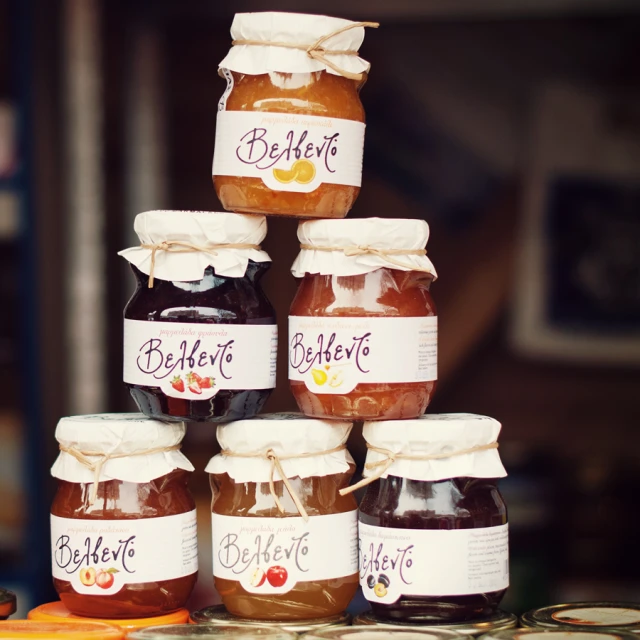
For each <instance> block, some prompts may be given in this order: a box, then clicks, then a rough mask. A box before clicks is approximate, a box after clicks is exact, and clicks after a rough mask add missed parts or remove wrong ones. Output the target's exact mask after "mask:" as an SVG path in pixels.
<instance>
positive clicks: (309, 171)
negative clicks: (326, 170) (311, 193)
mask: <svg viewBox="0 0 640 640" xmlns="http://www.w3.org/2000/svg"><path fill="white" fill-rule="evenodd" d="M273 177H274V178H275V179H276V180H277V181H278V182H280V183H281V184H289V183H290V182H293V181H294V180H295V181H296V182H297V183H298V184H309V183H310V182H313V179H314V178H315V177H316V167H315V165H314V164H313V162H311V160H306V159H304V158H303V159H301V160H296V161H295V162H294V163H293V165H291V169H274V170H273Z"/></svg>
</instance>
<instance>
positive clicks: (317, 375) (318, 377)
mask: <svg viewBox="0 0 640 640" xmlns="http://www.w3.org/2000/svg"><path fill="white" fill-rule="evenodd" d="M311 375H312V376H313V381H314V382H315V383H316V384H317V385H318V386H319V387H321V386H322V385H323V384H324V383H325V382H326V381H327V379H328V378H329V376H327V373H326V371H323V370H322V369H311Z"/></svg>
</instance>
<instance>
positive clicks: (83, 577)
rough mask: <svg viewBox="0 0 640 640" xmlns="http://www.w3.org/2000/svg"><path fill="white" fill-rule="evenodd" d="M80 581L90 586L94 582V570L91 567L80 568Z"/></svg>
mask: <svg viewBox="0 0 640 640" xmlns="http://www.w3.org/2000/svg"><path fill="white" fill-rule="evenodd" d="M80 582H81V583H82V584H83V585H84V586H85V587H92V586H93V585H94V584H95V583H96V570H95V569H94V568H93V567H85V568H84V569H80Z"/></svg>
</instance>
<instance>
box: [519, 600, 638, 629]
mask: <svg viewBox="0 0 640 640" xmlns="http://www.w3.org/2000/svg"><path fill="white" fill-rule="evenodd" d="M520 623H521V624H522V626H523V627H544V628H546V629H573V630H574V631H600V630H606V629H615V630H620V631H630V632H632V633H640V603H631V602H572V603H569V604H556V605H553V606H552V607H543V608H542V609H534V610H532V611H527V613H525V614H523V615H522V618H520Z"/></svg>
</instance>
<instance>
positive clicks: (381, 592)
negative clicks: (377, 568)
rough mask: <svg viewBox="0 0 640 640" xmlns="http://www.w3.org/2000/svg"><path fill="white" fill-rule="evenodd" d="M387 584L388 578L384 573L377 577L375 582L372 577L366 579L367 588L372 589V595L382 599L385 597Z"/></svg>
mask: <svg viewBox="0 0 640 640" xmlns="http://www.w3.org/2000/svg"><path fill="white" fill-rule="evenodd" d="M389 584H390V582H389V578H388V577H387V576H386V575H385V574H384V573H381V574H380V575H379V576H378V581H377V582H376V579H375V578H374V577H373V576H372V575H370V576H369V577H368V578H367V586H368V587H369V589H373V593H375V595H376V596H377V597H378V598H384V597H385V596H386V595H387V588H388V587H389Z"/></svg>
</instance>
